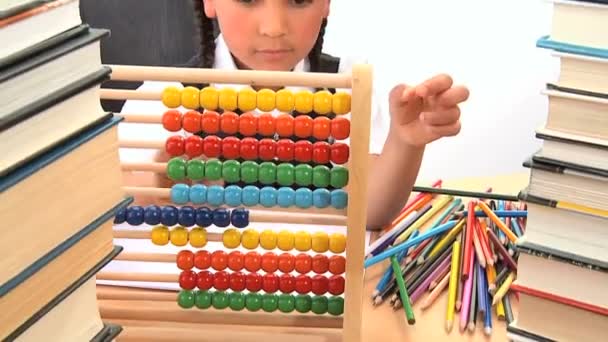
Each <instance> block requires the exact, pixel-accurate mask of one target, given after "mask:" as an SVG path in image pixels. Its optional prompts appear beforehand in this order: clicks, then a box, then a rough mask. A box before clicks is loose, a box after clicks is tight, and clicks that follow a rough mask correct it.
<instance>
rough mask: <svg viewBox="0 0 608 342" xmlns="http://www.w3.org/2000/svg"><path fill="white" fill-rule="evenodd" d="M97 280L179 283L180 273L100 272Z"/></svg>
mask: <svg viewBox="0 0 608 342" xmlns="http://www.w3.org/2000/svg"><path fill="white" fill-rule="evenodd" d="M96 277H97V280H112V281H142V282H153V283H176V284H177V283H178V282H179V274H172V273H134V272H110V271H101V272H98V273H97V275H96Z"/></svg>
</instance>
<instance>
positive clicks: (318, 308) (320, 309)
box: [310, 296, 328, 315]
mask: <svg viewBox="0 0 608 342" xmlns="http://www.w3.org/2000/svg"><path fill="white" fill-rule="evenodd" d="M327 304H328V303H327V297H325V296H314V297H312V305H311V306H310V310H311V311H312V312H314V313H316V314H317V315H322V314H324V313H326V312H327Z"/></svg>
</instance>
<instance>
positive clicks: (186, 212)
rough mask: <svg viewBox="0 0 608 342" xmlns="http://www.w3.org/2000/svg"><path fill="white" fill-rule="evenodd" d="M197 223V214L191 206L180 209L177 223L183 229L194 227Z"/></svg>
mask: <svg viewBox="0 0 608 342" xmlns="http://www.w3.org/2000/svg"><path fill="white" fill-rule="evenodd" d="M195 222H196V212H195V211H194V208H193V207H191V206H184V207H181V208H179V213H178V214H177V223H179V225H180V226H183V227H192V226H194V223H195Z"/></svg>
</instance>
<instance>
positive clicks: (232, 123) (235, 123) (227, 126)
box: [220, 112, 239, 135]
mask: <svg viewBox="0 0 608 342" xmlns="http://www.w3.org/2000/svg"><path fill="white" fill-rule="evenodd" d="M220 130H221V131H222V132H224V133H225V134H228V135H234V134H236V133H237V132H238V131H239V116H238V115H237V114H236V113H234V112H223V113H222V115H221V117H220Z"/></svg>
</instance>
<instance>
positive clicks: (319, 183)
mask: <svg viewBox="0 0 608 342" xmlns="http://www.w3.org/2000/svg"><path fill="white" fill-rule="evenodd" d="M312 185H314V186H315V187H317V188H327V187H328V186H329V168H328V167H327V166H325V165H317V166H315V167H314V168H313V169H312Z"/></svg>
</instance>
